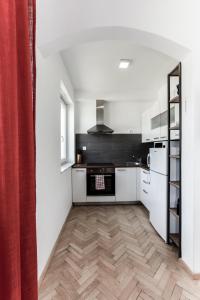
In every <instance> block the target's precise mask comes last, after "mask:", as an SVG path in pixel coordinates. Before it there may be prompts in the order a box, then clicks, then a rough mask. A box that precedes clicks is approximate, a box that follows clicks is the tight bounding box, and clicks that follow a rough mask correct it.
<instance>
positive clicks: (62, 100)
mask: <svg viewBox="0 0 200 300" xmlns="http://www.w3.org/2000/svg"><path fill="white" fill-rule="evenodd" d="M62 105H64V106H65V113H66V124H65V134H66V137H65V143H66V144H65V152H66V153H65V158H63V159H62V145H61V138H62V136H61V132H62V122H61V118H62V113H61V111H62ZM68 105H69V104H68V103H67V102H66V100H65V98H64V97H63V95H62V94H60V161H61V166H64V165H66V164H68V159H67V156H68V151H67V148H68V145H67V141H68V134H67V132H68V128H67V124H68V114H69V112H68V110H69V107H68Z"/></svg>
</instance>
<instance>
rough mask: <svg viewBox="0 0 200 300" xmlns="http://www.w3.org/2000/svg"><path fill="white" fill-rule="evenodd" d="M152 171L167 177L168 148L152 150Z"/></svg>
mask: <svg viewBox="0 0 200 300" xmlns="http://www.w3.org/2000/svg"><path fill="white" fill-rule="evenodd" d="M150 169H151V171H155V172H157V173H160V174H163V175H167V148H150Z"/></svg>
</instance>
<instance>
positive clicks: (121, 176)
mask: <svg viewBox="0 0 200 300" xmlns="http://www.w3.org/2000/svg"><path fill="white" fill-rule="evenodd" d="M115 181H116V183H115V187H116V201H117V202H130V201H137V200H138V199H137V188H136V184H137V168H116V170H115Z"/></svg>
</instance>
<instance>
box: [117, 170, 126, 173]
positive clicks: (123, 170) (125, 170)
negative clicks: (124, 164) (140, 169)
mask: <svg viewBox="0 0 200 300" xmlns="http://www.w3.org/2000/svg"><path fill="white" fill-rule="evenodd" d="M117 172H126V169H117Z"/></svg>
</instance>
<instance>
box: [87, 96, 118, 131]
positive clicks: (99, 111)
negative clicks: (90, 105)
mask: <svg viewBox="0 0 200 300" xmlns="http://www.w3.org/2000/svg"><path fill="white" fill-rule="evenodd" d="M104 104H105V101H104V100H96V125H95V126H94V127H92V128H90V129H89V130H88V131H87V133H88V134H111V133H113V130H112V129H111V128H109V127H108V126H106V125H105V124H104Z"/></svg>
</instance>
